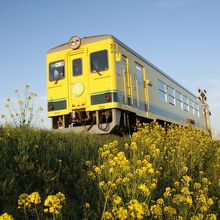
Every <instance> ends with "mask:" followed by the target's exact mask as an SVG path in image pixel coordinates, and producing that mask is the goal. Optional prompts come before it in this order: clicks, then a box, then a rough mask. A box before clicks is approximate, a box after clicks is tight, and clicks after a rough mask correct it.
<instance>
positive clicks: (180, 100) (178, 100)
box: [176, 91, 183, 109]
mask: <svg viewBox="0 0 220 220" xmlns="http://www.w3.org/2000/svg"><path fill="white" fill-rule="evenodd" d="M176 106H177V107H178V108H180V109H183V95H182V94H181V93H180V92H178V91H176Z"/></svg>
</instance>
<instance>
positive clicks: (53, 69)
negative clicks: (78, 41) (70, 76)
mask: <svg viewBox="0 0 220 220" xmlns="http://www.w3.org/2000/svg"><path fill="white" fill-rule="evenodd" d="M63 78H64V61H63V60H61V61H57V62H52V63H50V64H49V80H50V81H58V80H60V79H63Z"/></svg>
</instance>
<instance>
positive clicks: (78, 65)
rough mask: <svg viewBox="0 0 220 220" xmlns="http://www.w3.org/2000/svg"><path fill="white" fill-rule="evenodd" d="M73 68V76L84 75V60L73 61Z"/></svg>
mask: <svg viewBox="0 0 220 220" xmlns="http://www.w3.org/2000/svg"><path fill="white" fill-rule="evenodd" d="M72 66H73V76H79V75H82V73H83V71H82V59H81V58H78V59H75V60H73V61H72Z"/></svg>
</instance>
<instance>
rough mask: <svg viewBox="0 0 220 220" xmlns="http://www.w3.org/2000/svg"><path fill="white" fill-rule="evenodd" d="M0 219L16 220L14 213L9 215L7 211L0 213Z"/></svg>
mask: <svg viewBox="0 0 220 220" xmlns="http://www.w3.org/2000/svg"><path fill="white" fill-rule="evenodd" d="M0 220H14V218H13V217H12V215H9V214H8V213H7V212H5V213H3V214H2V215H0Z"/></svg>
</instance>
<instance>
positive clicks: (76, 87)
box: [72, 82, 84, 96]
mask: <svg viewBox="0 0 220 220" xmlns="http://www.w3.org/2000/svg"><path fill="white" fill-rule="evenodd" d="M83 92H84V86H83V84H82V83H80V82H76V83H73V84H72V94H73V95H74V96H81V95H82V94H83Z"/></svg>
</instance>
